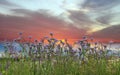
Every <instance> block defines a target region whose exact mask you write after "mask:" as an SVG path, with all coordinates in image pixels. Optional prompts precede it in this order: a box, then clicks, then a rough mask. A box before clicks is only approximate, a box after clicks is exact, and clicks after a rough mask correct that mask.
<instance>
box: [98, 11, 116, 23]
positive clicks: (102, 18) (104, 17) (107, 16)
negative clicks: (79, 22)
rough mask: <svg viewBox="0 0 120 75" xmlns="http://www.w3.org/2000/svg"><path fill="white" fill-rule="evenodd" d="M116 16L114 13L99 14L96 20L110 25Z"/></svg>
mask: <svg viewBox="0 0 120 75" xmlns="http://www.w3.org/2000/svg"><path fill="white" fill-rule="evenodd" d="M113 17H114V15H112V14H108V13H107V14H105V15H102V16H99V17H97V18H96V21H98V22H100V23H101V24H103V25H105V24H106V25H109V24H110V23H111V19H112V18H113Z"/></svg>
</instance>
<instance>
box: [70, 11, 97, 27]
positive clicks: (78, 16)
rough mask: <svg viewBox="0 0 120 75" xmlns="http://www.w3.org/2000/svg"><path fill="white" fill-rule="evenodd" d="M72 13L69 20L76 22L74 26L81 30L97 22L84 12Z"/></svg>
mask: <svg viewBox="0 0 120 75" xmlns="http://www.w3.org/2000/svg"><path fill="white" fill-rule="evenodd" d="M68 12H69V13H70V16H69V18H70V19H71V20H72V21H73V22H74V25H77V27H80V28H88V29H89V26H91V25H92V24H94V23H95V22H94V21H93V20H92V19H91V18H90V17H89V16H88V15H87V14H85V13H84V12H82V11H74V10H73V11H72V10H71V11H68Z"/></svg>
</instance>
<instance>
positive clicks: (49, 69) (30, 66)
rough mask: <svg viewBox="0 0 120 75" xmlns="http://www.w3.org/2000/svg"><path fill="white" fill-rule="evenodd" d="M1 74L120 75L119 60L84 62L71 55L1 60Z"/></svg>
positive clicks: (90, 60)
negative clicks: (44, 58) (42, 59)
mask: <svg viewBox="0 0 120 75" xmlns="http://www.w3.org/2000/svg"><path fill="white" fill-rule="evenodd" d="M0 74H1V75H120V63H119V61H113V62H110V61H108V60H106V59H104V58H102V59H100V60H96V59H94V58H90V59H89V61H87V62H83V61H79V60H77V61H76V60H75V59H74V58H72V57H70V58H67V57H58V59H56V61H54V60H44V61H40V63H39V61H38V60H31V59H21V60H19V61H15V60H13V59H5V58H3V59H1V60H0Z"/></svg>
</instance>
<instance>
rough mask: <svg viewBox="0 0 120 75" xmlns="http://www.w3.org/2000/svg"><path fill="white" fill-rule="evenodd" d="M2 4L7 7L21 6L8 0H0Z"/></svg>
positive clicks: (0, 4)
mask: <svg viewBox="0 0 120 75" xmlns="http://www.w3.org/2000/svg"><path fill="white" fill-rule="evenodd" d="M0 6H7V7H19V6H18V5H16V4H14V3H11V2H9V1H7V0H0Z"/></svg>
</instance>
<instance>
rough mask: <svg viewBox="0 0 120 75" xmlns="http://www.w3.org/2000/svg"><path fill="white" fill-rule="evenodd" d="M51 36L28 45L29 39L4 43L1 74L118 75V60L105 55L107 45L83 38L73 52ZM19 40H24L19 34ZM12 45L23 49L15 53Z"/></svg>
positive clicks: (116, 57) (0, 60) (70, 47)
mask: <svg viewBox="0 0 120 75" xmlns="http://www.w3.org/2000/svg"><path fill="white" fill-rule="evenodd" d="M50 36H51V37H50V38H49V37H45V38H44V39H42V40H41V41H40V42H38V41H37V40H35V42H30V40H31V38H29V42H26V41H24V40H23V39H17V40H14V41H13V42H5V43H4V44H5V49H6V50H5V56H3V57H2V58H0V75H120V60H119V57H118V56H114V55H107V51H108V50H107V49H106V45H104V44H101V43H96V42H95V43H94V44H93V39H92V40H91V42H89V39H87V38H86V37H83V40H81V41H78V42H77V43H75V44H77V45H78V47H79V48H76V49H74V48H73V47H74V46H71V45H70V44H69V43H68V42H67V40H66V39H65V41H64V42H63V41H61V40H57V39H55V38H53V34H52V33H50ZM20 37H21V38H23V36H22V34H20ZM44 41H48V44H46V43H44ZM14 43H17V44H19V45H20V46H21V49H22V50H21V51H16V49H17V48H16V47H15V46H14V45H13V44H14ZM91 45H94V46H92V47H91ZM17 46H18V45H17ZM109 49H110V48H109Z"/></svg>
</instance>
